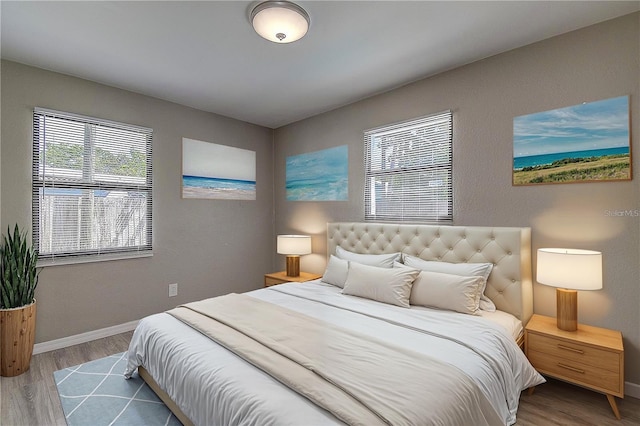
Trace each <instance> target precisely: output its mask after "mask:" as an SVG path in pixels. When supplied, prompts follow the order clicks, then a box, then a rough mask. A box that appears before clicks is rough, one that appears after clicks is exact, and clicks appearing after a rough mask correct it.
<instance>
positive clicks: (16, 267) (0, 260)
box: [0, 224, 40, 309]
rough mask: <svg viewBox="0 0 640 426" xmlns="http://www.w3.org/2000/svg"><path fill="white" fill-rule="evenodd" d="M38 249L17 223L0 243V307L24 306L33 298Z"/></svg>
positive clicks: (37, 272) (36, 276) (36, 283)
mask: <svg viewBox="0 0 640 426" xmlns="http://www.w3.org/2000/svg"><path fill="white" fill-rule="evenodd" d="M37 261H38V253H37V252H36V251H35V250H34V249H33V247H32V246H31V244H30V243H29V242H28V241H27V233H26V232H25V233H22V232H20V228H19V227H18V224H16V226H15V228H14V229H13V233H12V232H11V228H10V227H7V234H6V235H4V236H3V240H2V242H1V244H0V290H1V295H2V297H1V298H0V308H1V309H11V308H19V307H22V306H26V305H28V304H30V303H32V302H33V300H34V293H35V290H36V287H37V286H38V275H39V273H40V271H39V270H37V269H36V263H37Z"/></svg>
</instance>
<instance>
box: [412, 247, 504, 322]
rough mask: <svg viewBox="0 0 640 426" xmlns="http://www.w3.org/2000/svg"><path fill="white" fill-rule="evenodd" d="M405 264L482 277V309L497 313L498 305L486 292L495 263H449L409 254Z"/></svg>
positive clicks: (429, 269) (430, 269)
mask: <svg viewBox="0 0 640 426" xmlns="http://www.w3.org/2000/svg"><path fill="white" fill-rule="evenodd" d="M403 260H404V264H405V265H406V266H410V267H412V268H416V269H420V270H422V271H430V272H441V273H444V274H453V275H461V276H475V277H482V278H483V279H484V284H483V285H482V293H480V309H482V310H483V311H489V312H495V310H496V305H495V304H494V303H493V301H492V300H491V299H489V298H488V297H487V296H486V295H485V294H484V291H485V289H486V288H487V280H488V279H489V275H490V274H491V270H492V269H493V263H449V262H439V261H433V260H424V259H420V258H419V257H415V256H411V255H408V254H405V255H403Z"/></svg>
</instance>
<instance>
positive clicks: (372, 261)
mask: <svg viewBox="0 0 640 426" xmlns="http://www.w3.org/2000/svg"><path fill="white" fill-rule="evenodd" d="M336 256H338V257H339V258H340V259H344V260H348V261H352V262H358V263H361V264H363V265H369V266H378V267H380V268H393V262H395V261H398V262H399V261H400V257H401V256H402V253H399V252H398V253H387V254H360V253H353V252H350V251H348V250H345V249H343V248H342V247H340V246H338V247H336Z"/></svg>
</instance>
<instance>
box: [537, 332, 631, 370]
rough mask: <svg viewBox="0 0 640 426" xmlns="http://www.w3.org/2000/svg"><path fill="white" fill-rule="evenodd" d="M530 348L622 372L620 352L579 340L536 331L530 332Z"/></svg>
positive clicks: (567, 359)
mask: <svg viewBox="0 0 640 426" xmlns="http://www.w3.org/2000/svg"><path fill="white" fill-rule="evenodd" d="M529 350H532V351H536V352H542V353H544V354H547V355H550V356H555V357H559V358H561V359H563V360H565V361H575V362H579V363H581V364H584V365H588V366H592V367H598V368H602V369H606V370H610V371H613V372H615V374H618V373H619V372H620V354H619V353H616V352H611V351H607V350H604V349H599V348H594V347H592V346H588V345H584V344H581V343H579V342H568V341H565V340H561V339H557V338H554V337H549V336H543V335H539V334H535V333H530V334H529Z"/></svg>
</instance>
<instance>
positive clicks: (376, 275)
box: [342, 262, 420, 308]
mask: <svg viewBox="0 0 640 426" xmlns="http://www.w3.org/2000/svg"><path fill="white" fill-rule="evenodd" d="M419 273H420V271H418V270H417V269H413V268H380V267H377V266H369V265H363V264H360V263H357V262H349V273H348V274H347V281H346V282H345V283H344V288H343V289H342V293H343V294H350V295H352V296H360V297H365V298H367V299H372V300H377V301H378V302H383V303H389V304H392V305H397V306H402V307H404V308H409V307H410V305H409V297H410V296H411V285H412V284H413V280H415V279H416V277H417V276H418V274H419Z"/></svg>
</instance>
